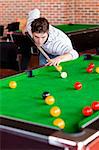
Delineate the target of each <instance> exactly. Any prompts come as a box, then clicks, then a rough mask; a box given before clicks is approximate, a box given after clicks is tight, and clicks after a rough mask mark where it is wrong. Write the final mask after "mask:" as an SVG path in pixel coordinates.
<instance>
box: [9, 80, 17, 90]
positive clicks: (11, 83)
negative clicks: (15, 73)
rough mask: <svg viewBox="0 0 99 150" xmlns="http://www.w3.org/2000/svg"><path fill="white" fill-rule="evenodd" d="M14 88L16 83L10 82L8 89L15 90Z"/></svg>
mask: <svg viewBox="0 0 99 150" xmlns="http://www.w3.org/2000/svg"><path fill="white" fill-rule="evenodd" d="M16 86H17V83H16V82H15V81H11V82H10V83H9V87H10V88H11V89H14V88H16Z"/></svg>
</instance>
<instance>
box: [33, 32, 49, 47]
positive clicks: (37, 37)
mask: <svg viewBox="0 0 99 150" xmlns="http://www.w3.org/2000/svg"><path fill="white" fill-rule="evenodd" d="M32 35H33V39H34V42H35V44H36V45H37V46H42V45H43V44H44V43H45V41H46V40H47V38H48V33H47V32H46V33H36V32H34V33H32Z"/></svg>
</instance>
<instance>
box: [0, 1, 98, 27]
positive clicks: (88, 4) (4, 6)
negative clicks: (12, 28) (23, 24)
mask: <svg viewBox="0 0 99 150" xmlns="http://www.w3.org/2000/svg"><path fill="white" fill-rule="evenodd" d="M34 8H39V9H40V10H41V14H42V16H45V17H46V18H47V19H48V20H49V22H50V23H51V24H63V23H88V24H99V0H0V24H4V25H7V24H8V23H11V22H15V21H16V18H23V17H26V16H27V14H28V12H29V11H30V10H32V9H34Z"/></svg>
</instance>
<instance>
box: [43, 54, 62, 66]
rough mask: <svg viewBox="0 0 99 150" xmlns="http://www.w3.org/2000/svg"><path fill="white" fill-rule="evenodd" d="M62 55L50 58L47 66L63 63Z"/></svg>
mask: <svg viewBox="0 0 99 150" xmlns="http://www.w3.org/2000/svg"><path fill="white" fill-rule="evenodd" d="M61 61H62V60H61V56H58V57H56V58H53V59H50V60H49V61H48V63H47V64H46V65H45V66H58V65H59V64H60V63H61Z"/></svg>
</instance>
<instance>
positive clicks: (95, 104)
mask: <svg viewBox="0 0 99 150" xmlns="http://www.w3.org/2000/svg"><path fill="white" fill-rule="evenodd" d="M91 107H92V109H93V110H95V111H96V110H99V102H97V101H94V102H93V103H92V105H91Z"/></svg>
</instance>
